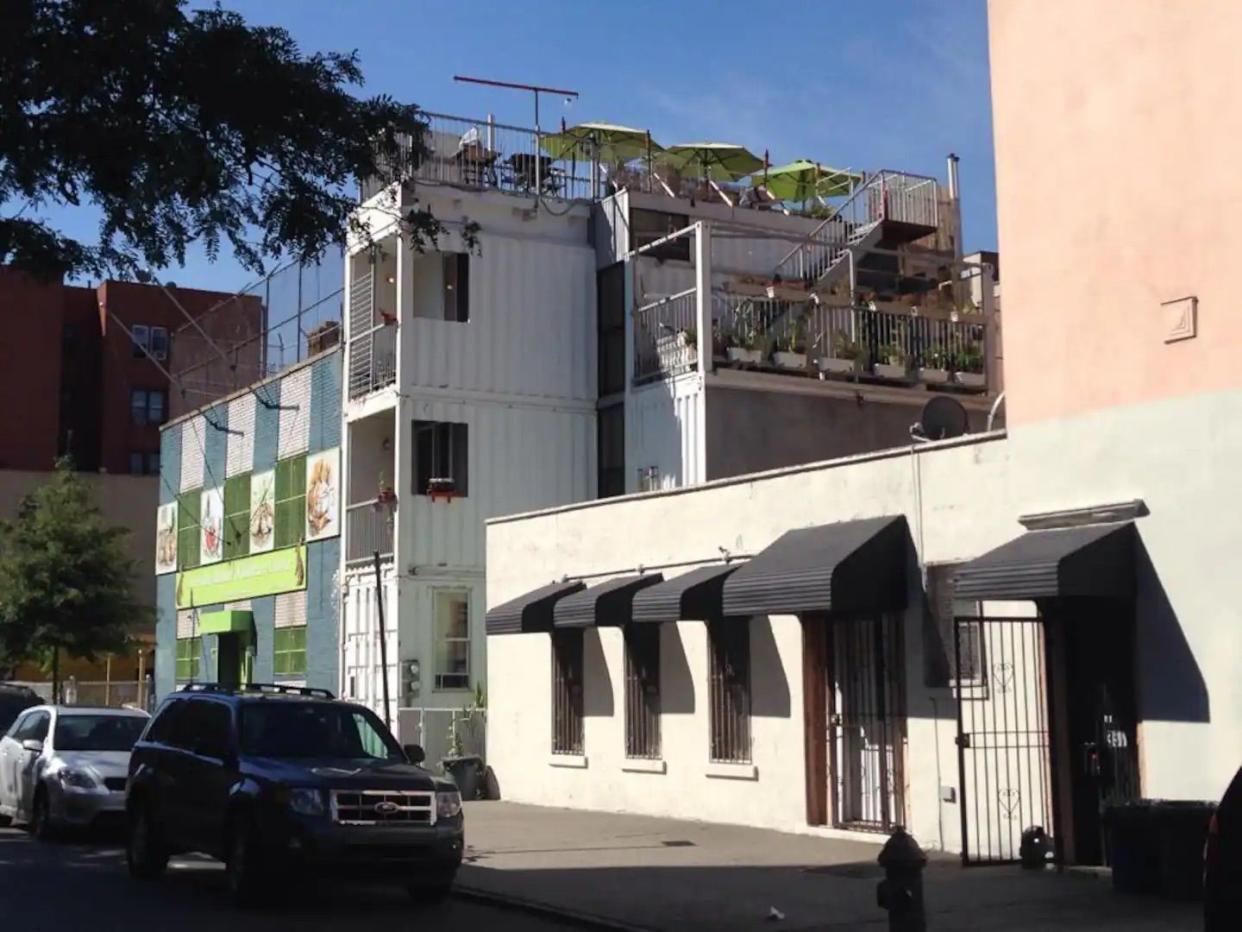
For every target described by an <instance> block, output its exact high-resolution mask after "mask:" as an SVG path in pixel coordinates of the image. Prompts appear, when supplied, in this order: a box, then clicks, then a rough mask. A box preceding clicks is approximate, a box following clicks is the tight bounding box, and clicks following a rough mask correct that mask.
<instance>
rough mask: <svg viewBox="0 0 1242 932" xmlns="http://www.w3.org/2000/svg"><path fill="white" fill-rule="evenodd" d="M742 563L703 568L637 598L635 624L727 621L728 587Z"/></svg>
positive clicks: (646, 590) (647, 591)
mask: <svg viewBox="0 0 1242 932" xmlns="http://www.w3.org/2000/svg"><path fill="white" fill-rule="evenodd" d="M742 565H743V564H741V563H731V564H730V563H725V564H715V565H712V566H700V567H699V568H698V569H693V570H691V571H690V572H688V573H682V574H681V575H680V576H674V577H673V578H672V579H667V580H665V581H664V582H662V583H660V584H659V585H658V586H649V587H648V588H646V589H643V590H642V591H641V592H639V593H638V594H637V595H635V596H634V609H633V612H634V620H635V621H655V622H661V621H691V620H693V621H714V620H715V619H717V618H721V617H723V614H724V613H723V609H722V607H721V599H722V597H723V595H724V583H725V580H726V579H728V578H729V575H730V574H731V573H733V572H734V571H735V570H737V569H738V568H739V567H741V566H742Z"/></svg>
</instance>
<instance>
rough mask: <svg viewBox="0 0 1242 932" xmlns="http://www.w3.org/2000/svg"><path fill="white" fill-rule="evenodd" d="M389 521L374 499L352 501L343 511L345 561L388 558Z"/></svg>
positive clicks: (390, 542) (387, 515)
mask: <svg viewBox="0 0 1242 932" xmlns="http://www.w3.org/2000/svg"><path fill="white" fill-rule="evenodd" d="M392 529H393V521H392V517H391V514H390V512H389V510H388V509H387V508H382V507H380V505H379V503H378V500H377V499H371V500H370V501H367V502H356V503H355V504H353V505H349V506H348V507H347V508H346V509H345V562H346V563H364V562H366V561H368V560H373V559H375V554H376V553H378V554H379V555H380V556H381V557H390V556H392V537H393V534H392Z"/></svg>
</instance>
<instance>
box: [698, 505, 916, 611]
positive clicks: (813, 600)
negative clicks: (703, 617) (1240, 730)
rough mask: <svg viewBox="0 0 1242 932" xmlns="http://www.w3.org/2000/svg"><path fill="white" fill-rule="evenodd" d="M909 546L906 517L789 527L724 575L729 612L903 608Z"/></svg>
mask: <svg viewBox="0 0 1242 932" xmlns="http://www.w3.org/2000/svg"><path fill="white" fill-rule="evenodd" d="M909 548H910V532H909V529H908V528H907V526H906V519H905V516H904V515H898V516H896V517H884V518H866V519H864V520H861V521H843V522H841V523H839V524H823V525H820V526H818V527H808V528H800V529H798V530H796V531H787V532H786V533H784V534H782V535H781V536H780V537H779V538H777V540H776V542H775V543H773V544H772V545H771V546H770V547H768V548H767V549H766V550H764V551H762V552H761V553H760V554H758V556H756V557H754V558H753V559H752V560H751V561H750V562H749V563H747V564H746V565H745V566H742V567H740V568H739V569H738V571H737V572H736V573H734V574H733V575H731V576H730V577H729V578H728V579H726V580H725V584H724V604H723V610H724V613H725V614H726V615H777V614H782V615H794V614H798V613H801V612H878V611H896V610H899V609H903V608H905V606H906V590H907V588H908V582H907V580H906V552H907V550H908V549H909Z"/></svg>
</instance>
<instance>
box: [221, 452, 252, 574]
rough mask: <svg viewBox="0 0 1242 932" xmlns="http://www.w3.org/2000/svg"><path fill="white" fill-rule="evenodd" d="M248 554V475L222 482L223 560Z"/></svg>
mask: <svg viewBox="0 0 1242 932" xmlns="http://www.w3.org/2000/svg"><path fill="white" fill-rule="evenodd" d="M248 553H250V473H246V474H245V475H244V476H231V477H230V478H228V479H226V480H225V481H224V559H226V560H232V559H233V558H234V557H244V556H245V555H246V554H248Z"/></svg>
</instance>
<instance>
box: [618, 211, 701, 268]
mask: <svg viewBox="0 0 1242 932" xmlns="http://www.w3.org/2000/svg"><path fill="white" fill-rule="evenodd" d="M689 225H690V219H689V218H688V217H687V216H686V215H685V214H666V213H664V212H663V211H660V210H641V209H639V208H635V209H634V210H631V211H630V238H631V240H632V241H633V247H634V248H635V249H638V248H639V247H640V246H646V245H647V244H648V243H654V242H655V241H656V240H659V239H663V238H664V237H666V236H668V235H669V234H670V233H676V232H677V231H678V230H684V229H685V228H686V227H687V226H689ZM643 255H644V256H651V257H652V258H654V259H681V260H683V261H686V262H688V261H690V237H689V236H688V235H687V236H682V237H680V238H678V239H675V240H671V241H670V242H667V243H664V244H663V245H662V246H657V247H656V248H655V249H649V250H647V252H645V253H643Z"/></svg>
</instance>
